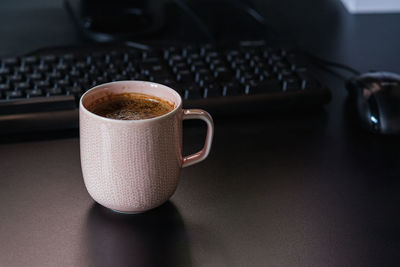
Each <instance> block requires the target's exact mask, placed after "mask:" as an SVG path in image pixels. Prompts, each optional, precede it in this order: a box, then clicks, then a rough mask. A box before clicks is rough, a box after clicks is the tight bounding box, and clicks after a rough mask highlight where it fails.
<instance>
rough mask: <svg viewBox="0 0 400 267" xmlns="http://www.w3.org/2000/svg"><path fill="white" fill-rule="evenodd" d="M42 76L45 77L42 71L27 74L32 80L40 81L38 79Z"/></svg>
mask: <svg viewBox="0 0 400 267" xmlns="http://www.w3.org/2000/svg"><path fill="white" fill-rule="evenodd" d="M42 77H43V75H42V74H40V73H31V74H27V75H26V78H27V79H28V80H30V81H38V80H41V79H42Z"/></svg>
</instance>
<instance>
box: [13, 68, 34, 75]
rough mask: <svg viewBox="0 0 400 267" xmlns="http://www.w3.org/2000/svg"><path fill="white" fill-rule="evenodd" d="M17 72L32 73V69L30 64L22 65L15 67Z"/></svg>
mask: <svg viewBox="0 0 400 267" xmlns="http://www.w3.org/2000/svg"><path fill="white" fill-rule="evenodd" d="M14 71H15V72H17V73H20V74H26V73H30V72H31V71H32V70H31V68H30V67H29V66H21V67H17V68H15V69H14Z"/></svg>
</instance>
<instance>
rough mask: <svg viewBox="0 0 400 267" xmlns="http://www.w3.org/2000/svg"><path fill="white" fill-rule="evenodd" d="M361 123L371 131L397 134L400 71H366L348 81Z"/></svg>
mask: <svg viewBox="0 0 400 267" xmlns="http://www.w3.org/2000/svg"><path fill="white" fill-rule="evenodd" d="M346 87H347V89H348V91H349V95H350V98H351V99H352V100H353V101H354V102H355V107H356V110H357V113H358V117H359V119H360V121H361V122H362V124H363V125H364V126H365V127H366V128H367V129H369V130H370V131H371V132H373V133H380V134H400V75H399V74H396V73H390V72H367V73H364V74H361V75H359V76H356V77H353V78H351V79H350V80H348V81H347V83H346Z"/></svg>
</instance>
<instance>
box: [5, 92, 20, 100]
mask: <svg viewBox="0 0 400 267" xmlns="http://www.w3.org/2000/svg"><path fill="white" fill-rule="evenodd" d="M5 95H6V98H7V99H15V98H21V97H22V92H21V91H19V90H13V91H6V93H5Z"/></svg>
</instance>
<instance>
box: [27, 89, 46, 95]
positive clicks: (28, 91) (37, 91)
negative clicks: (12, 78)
mask: <svg viewBox="0 0 400 267" xmlns="http://www.w3.org/2000/svg"><path fill="white" fill-rule="evenodd" d="M25 92H26V95H27V96H29V97H39V96H43V91H42V90H41V89H33V90H26V91H25Z"/></svg>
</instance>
